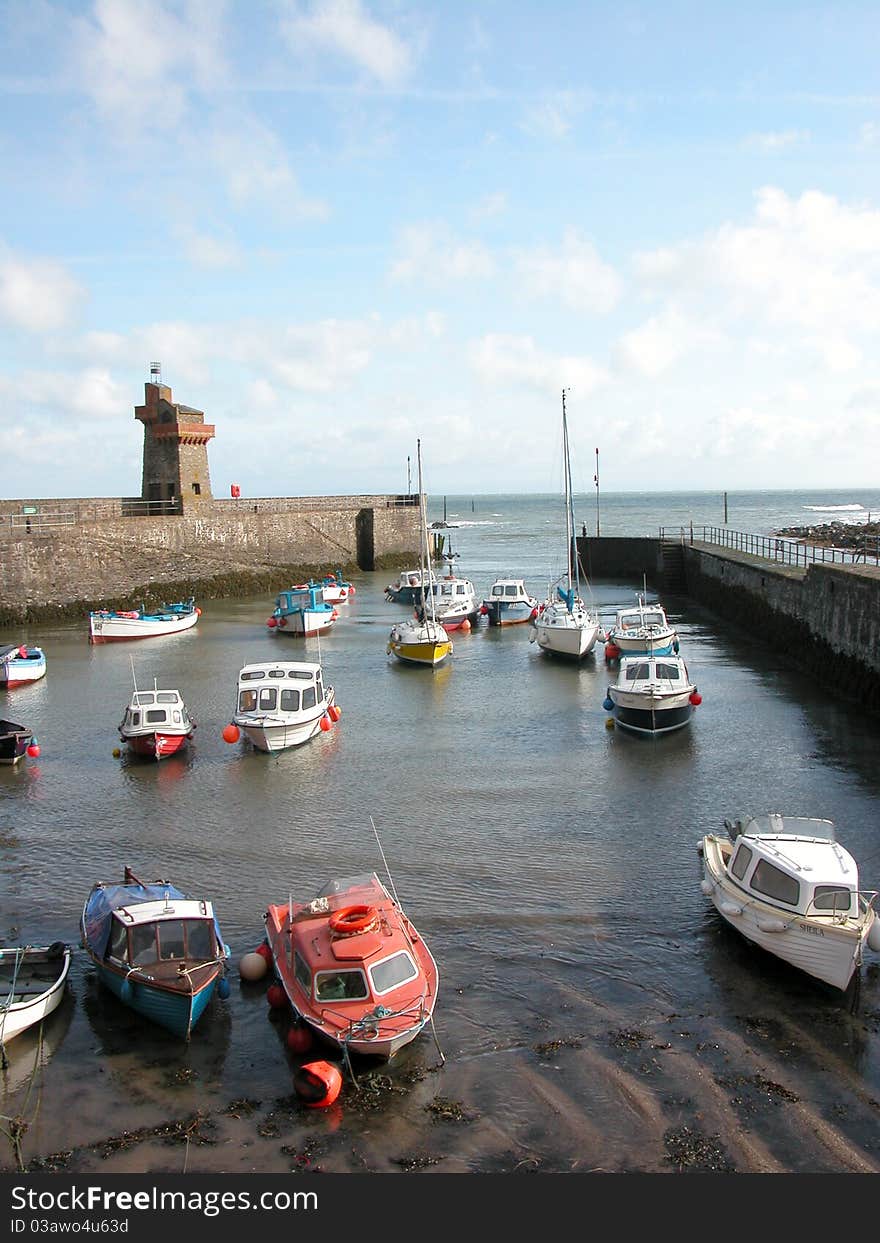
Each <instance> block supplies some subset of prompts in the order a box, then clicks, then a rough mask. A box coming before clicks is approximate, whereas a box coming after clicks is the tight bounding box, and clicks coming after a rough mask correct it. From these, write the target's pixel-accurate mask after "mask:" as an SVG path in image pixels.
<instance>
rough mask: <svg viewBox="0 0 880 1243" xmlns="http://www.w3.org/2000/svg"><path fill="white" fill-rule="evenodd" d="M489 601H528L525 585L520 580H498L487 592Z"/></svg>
mask: <svg viewBox="0 0 880 1243" xmlns="http://www.w3.org/2000/svg"><path fill="white" fill-rule="evenodd" d="M488 598H489V599H490V600H493V601H501V602H506V601H510V600H530V599H531V596H530V595H529V593H528V592H527V591H526V585H525V583H524V582H523V580H522V579H521V578H499V579H498V581H497V582H495V583H493V584H492V588H491V590H490V592H489V597H488Z"/></svg>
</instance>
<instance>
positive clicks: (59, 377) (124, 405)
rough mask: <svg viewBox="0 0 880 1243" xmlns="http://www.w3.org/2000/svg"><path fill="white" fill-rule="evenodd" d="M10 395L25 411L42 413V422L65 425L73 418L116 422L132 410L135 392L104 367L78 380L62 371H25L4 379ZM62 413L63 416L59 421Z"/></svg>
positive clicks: (82, 373)
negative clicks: (114, 419)
mask: <svg viewBox="0 0 880 1243" xmlns="http://www.w3.org/2000/svg"><path fill="white" fill-rule="evenodd" d="M4 388H5V389H6V392H7V394H8V395H9V396H11V395H12V393H13V392H14V394H15V402H16V406H17V407H18V409H20V410H22V411H31V412H34V411H39V412H41V414H42V416H43V417H41V419H40V420H39V423H41V424H43V425H45V424H46V421H47V417H46V416H48V422H49V423H57V424H60V425H64V424H65V423H69V422H70V417H71V416H76V417H77V418H79V419H85V420H89V419H98V420H104V419H113V418H119V416H120V414H121V413H123V412H125V411H126V410H128V409H131V406H132V401H131V393H130V392H128V391H127V390H126V388H125V386H124V385H122V384H120V383H119V382H118V381H117V380H115V379H114V378H113V376H112V375H111V374H110V372H109V371H108V370H107V369H106V368H104V367H86V368H85V369H84V370H83V371H80V372H77V374H76V376H75V377H71V376H70V375H69V374H68V373H66V372H65V373H62V372H40V371H24V372H21V373H20V374H19V375H17V376H16V377H15V380H14V383H13V381H11V380H8V379H5V380H4ZM59 413H60V414H61V417H60V418H59V417H58V416H59Z"/></svg>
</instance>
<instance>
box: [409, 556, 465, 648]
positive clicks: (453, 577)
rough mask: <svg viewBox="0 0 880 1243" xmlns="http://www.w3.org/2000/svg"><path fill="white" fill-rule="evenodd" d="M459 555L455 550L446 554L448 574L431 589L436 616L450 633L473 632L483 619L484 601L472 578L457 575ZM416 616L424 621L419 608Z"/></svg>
mask: <svg viewBox="0 0 880 1243" xmlns="http://www.w3.org/2000/svg"><path fill="white" fill-rule="evenodd" d="M458 555H459V554H458V553H457V552H453V551H452V548H451V547H450V548H448V549H447V550H446V552H444V554H443V560H444V561H445V562H446V565H447V572H446V574H444V575H443V577H442V578H434V581H433V583H432V585H431V587H430V589H429V590H430V594H431V595H433V597H434V616H435V618H436V619H437V621H438V622H439V623H440V625H441V626H442V627H443V629H444V630H446V631H449V630H470V628H471V627H472V626H475V625H476V624H477V622H478V621H479V618H480V598H479V596H478V595H477V589H476V587H475V586H474V584H473V583H472V582H471V580H470V579H469V578H463V577H462V576H461V575H459V574H456V573H455V561H456V558H457V557H458ZM427 594H428V593H427V592H426V596H427ZM416 615H417V617H419V619H421V616H422V614H421V610H420V609H419V608H418V607H417V610H416Z"/></svg>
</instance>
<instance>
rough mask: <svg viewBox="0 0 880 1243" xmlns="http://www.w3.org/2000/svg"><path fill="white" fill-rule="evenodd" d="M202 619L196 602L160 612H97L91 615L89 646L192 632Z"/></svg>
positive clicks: (169, 606) (162, 608)
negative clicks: (183, 631)
mask: <svg viewBox="0 0 880 1243" xmlns="http://www.w3.org/2000/svg"><path fill="white" fill-rule="evenodd" d="M201 615H202V610H201V609H200V608H197V607H196V602H195V600H194V599H193V598H192V597H190V598H189V599H188V600H178V601H176V603H174V604H162V605H160V606H159V608H157V609H153V610H150V609H147V608H145V607H141V608H139V609H123V610H119V609H95V610H94V611H93V612H91V613H89V642H90V643H118V642H120V641H121V640H123V639H155V638H157V637H158V636H159V635H163V634H179V633H180V632H181V631H182V630H189V629H190V628H191V627H192V626H194V625H195V624H196V622H197V621H198V620H199V618H200V617H201Z"/></svg>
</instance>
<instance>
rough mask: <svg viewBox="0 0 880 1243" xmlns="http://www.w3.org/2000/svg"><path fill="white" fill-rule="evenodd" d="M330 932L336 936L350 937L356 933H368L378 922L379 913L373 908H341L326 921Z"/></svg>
mask: <svg viewBox="0 0 880 1243" xmlns="http://www.w3.org/2000/svg"><path fill="white" fill-rule="evenodd" d="M327 922H328V924H329V927H330V931H331V932H335V933H336V935H337V936H341V937H351V936H354V935H355V934H356V933H358V932H369V931H371V930H372V929H373V928H375V927H376V925H377V924H378V922H379V912H378V911H377V910H376V908H375V907H374V906H343V907H342V908H341V909H340V910H338V911H334V912H333V914H332V915H331V916H330V918H329V920H328V921H327Z"/></svg>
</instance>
